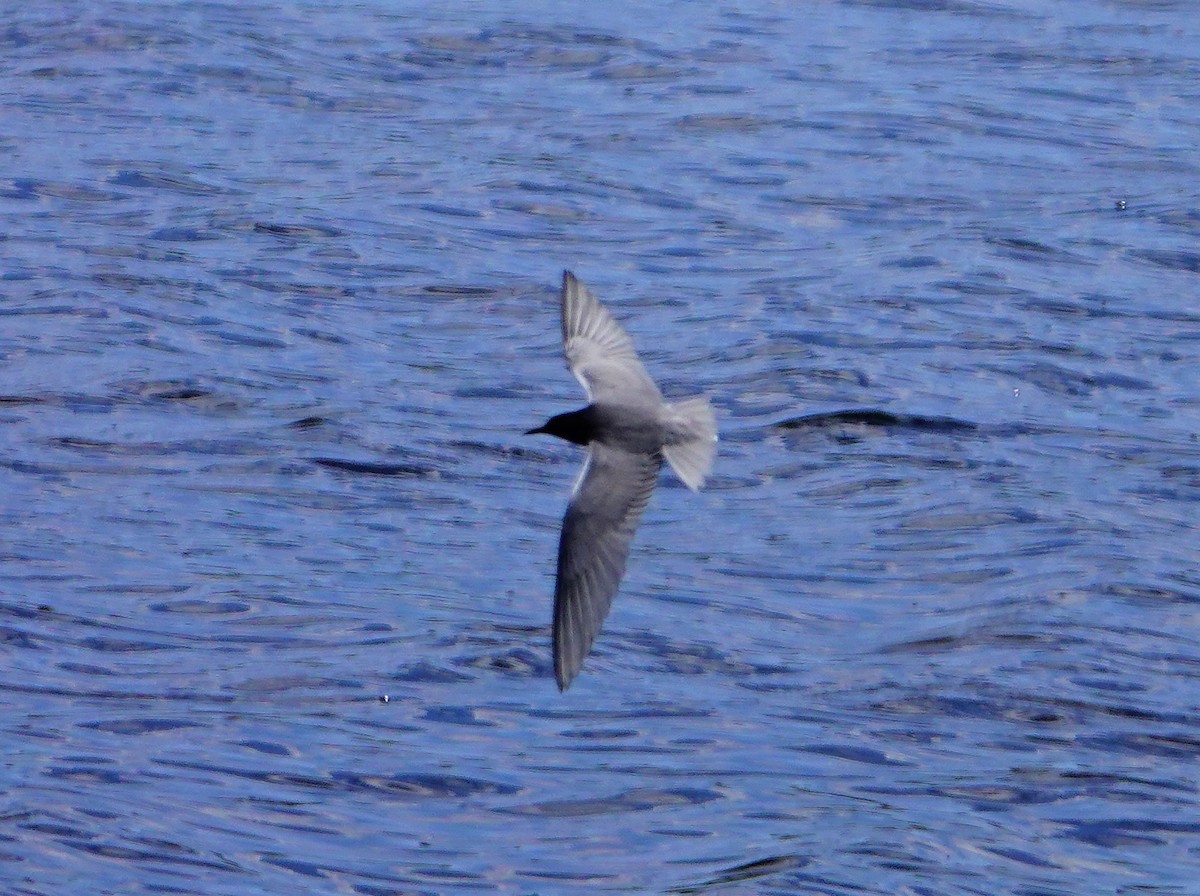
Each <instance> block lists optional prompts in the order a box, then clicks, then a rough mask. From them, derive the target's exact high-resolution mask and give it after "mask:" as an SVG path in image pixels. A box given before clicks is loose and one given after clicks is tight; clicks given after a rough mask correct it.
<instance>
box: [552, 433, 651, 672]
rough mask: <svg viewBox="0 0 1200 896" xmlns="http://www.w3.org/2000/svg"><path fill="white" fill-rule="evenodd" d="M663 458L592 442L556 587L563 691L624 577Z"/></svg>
mask: <svg viewBox="0 0 1200 896" xmlns="http://www.w3.org/2000/svg"><path fill="white" fill-rule="evenodd" d="M661 466H662V458H661V457H660V456H659V455H656V454H631V453H629V452H626V451H621V450H619V449H616V448H610V447H608V446H606V445H603V444H601V443H599V442H593V443H592V445H591V448H590V449H589V457H588V465H587V468H586V471H585V473H584V476H583V478H582V479H581V480H580V482H579V485H578V487H577V488H576V490H575V493H574V495H572V497H571V503H570V505H568V507H567V513H566V516H565V517H563V525H562V536H561V538H560V540H559V543H558V579H557V582H556V584H555V587H554V674H555V677H556V678H557V679H558V686H559V688H560V689H561V690H564V691H565V690H566V689H567V687H568V686H570V684H571V680H572V679H573V678H574V677H575V675H576V673H578V672H579V669H580V667H582V666H583V660H584V658H585V657H586V656H587V655H588V651H590V650H591V648H592V642H593V641H595V640H596V635H597V634H599V632H600V626H601V625H603V624H604V618H605V617H606V616H607V615H608V610H609V608H610V607H611V606H612V601H613V596H614V595H615V594H616V593H617V586H618V585H620V583H621V577H622V576H623V575H624V574H625V561H626V559H627V558H628V557H629V546H630V543H631V542H632V541H633V533H634V531H635V530H636V529H637V525H638V521H639V520H640V519H641V516H642V511H644V510H645V509H646V504H647V503H648V502H649V501H650V495H651V493H652V492H653V491H654V485H655V483H656V482H657V481H658V471H659V469H660V468H661Z"/></svg>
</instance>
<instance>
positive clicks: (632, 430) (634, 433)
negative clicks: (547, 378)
mask: <svg viewBox="0 0 1200 896" xmlns="http://www.w3.org/2000/svg"><path fill="white" fill-rule="evenodd" d="M531 432H541V433H546V434H547V435H552V436H557V437H558V438H560V439H565V440H566V441H568V442H574V443H575V444H576V445H584V446H587V445H590V444H591V443H592V442H601V443H603V444H605V445H607V446H609V447H610V448H618V449H620V450H622V451H628V452H630V453H632V454H657V453H658V452H659V451H661V450H662V447H663V441H664V440H665V438H666V428H665V427H664V426H663V423H662V420H661V419H660V418H659V415H658V414H655V413H649V412H647V411H646V410H645V409H644V408H640V407H628V406H624V405H617V404H611V403H598V404H589V405H588V406H587V407H585V408H580V409H579V410H578V411H569V412H567V413H565V414H557V415H555V416H553V417H551V418H550V419H549V420H547V421H546V423H545V425H543V426H542V427H540V428H539V429H535V430H531Z"/></svg>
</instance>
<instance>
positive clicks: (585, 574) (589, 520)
mask: <svg viewBox="0 0 1200 896" xmlns="http://www.w3.org/2000/svg"><path fill="white" fill-rule="evenodd" d="M562 336H563V353H564V354H565V355H566V357H567V366H568V367H569V368H570V370H571V372H572V373H573V374H575V377H576V378H577V379H578V380H579V382H581V383H582V384H583V388H584V391H585V392H587V397H588V401H589V402H590V403H589V404H588V406H587V407H585V408H583V409H581V410H578V411H571V412H570V413H567V414H559V415H557V416H555V417H551V418H550V419H549V420H548V421H547V422H546V423H545V424H544V425H542V426H539V427H538V428H537V429H531V430H529V432H528V433H526V435H533V434H534V433H543V432H544V433H548V434H549V435H552V436H557V437H558V438H560V439H566V440H567V441H568V442H573V443H575V444H576V445H583V446H585V447H586V448H587V449H588V456H587V461H586V462H585V463H584V465H583V470H582V472H581V473H580V474H579V478H578V479H577V480H576V482H575V487H574V489H573V491H572V492H571V500H570V502H569V503H568V505H567V512H566V515H565V516H564V517H563V522H562V534H561V536H560V537H559V542H558V572H557V580H556V582H555V585H554V676H555V678H557V679H558V687H559V690H562V691H565V690H566V689H567V688H568V687H570V685H571V681H572V679H574V678H575V676H576V674H577V673H578V672H579V670H580V668H581V667H582V666H583V660H584V658H585V657H586V656H587V655H588V651H590V650H591V649H592V642H593V641H595V640H596V635H597V634H598V633H599V631H600V626H601V625H603V624H604V617H606V616H607V615H608V610H609V607H611V606H612V601H613V597H614V596H615V595H616V593H617V586H618V585H620V583H621V577H622V576H623V575H624V574H625V563H626V560H627V559H628V557H629V546H630V543H631V542H632V541H633V533H634V531H635V530H636V529H637V525H638V520H640V519H641V516H642V512H643V511H644V510H645V509H646V505H647V504H648V503H649V501H650V495H651V493H652V492H653V491H654V486H655V484H656V483H657V481H658V471H659V470H660V469H661V468H662V462H663V458H666V460H667V463H669V464H670V465H671V468H672V469H673V470H674V471H675V473H676V475H678V476H679V478H680V479H681V480H683V483H684V485H686V486H687V487H688V488H690V489H691V490H692V491H696V490H698V489H699V488H700V486H701V485H703V484H704V478H705V477H706V476H707V475H708V473H709V471H710V470H711V469H712V463H713V456H714V455H715V454H716V443H717V422H716V418H715V417H714V415H713V410H712V407H711V405H709V403H708V399H707V398H706V397H703V396H699V397H696V398H688V399H685V400H683V401H680V402H675V403H673V404H668V403H667V402H665V401H664V400H663V397H662V393H661V392H659V391H658V386H656V385H655V383H654V380H652V379H650V375H649V374H648V373H647V372H646V368H644V367H643V366H642V362H641V361H639V360H638V356H637V352H636V351H635V350H634V347H633V340H631V339H630V338H629V335H628V334H627V333H626V332H625V331H624V330H623V329H622V328H621V325H620V324H618V323H617V322H616V320H614V319H613V317H612V315H611V314H609V313H608V311H607V310H606V309H605V308H604V306H603V305H601V304H600V302H599V300H598V299H597V298H596V297H595V296H594V295H592V293H591V291H590V290H588V288H587V287H586V286H584V285H583V284H582V283H580V282H579V280H577V279H576V278H575V275H574V274H572V273H571V272H570V271H563V283H562Z"/></svg>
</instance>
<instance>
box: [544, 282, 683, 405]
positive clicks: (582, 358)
mask: <svg viewBox="0 0 1200 896" xmlns="http://www.w3.org/2000/svg"><path fill="white" fill-rule="evenodd" d="M562 330H563V353H564V354H565V355H566V356H567V366H568V367H570V368H571V372H572V373H573V374H575V376H576V377H577V378H578V380H579V382H581V383H583V388H584V389H585V390H587V394H588V398H589V399H591V400H592V401H593V402H606V401H613V400H617V401H629V400H630V399H633V400H637V399H638V398H639V397H641V398H642V399H643V400H647V401H649V400H653V401H655V402H659V401H662V395H661V394H660V393H659V391H658V386H656V385H655V384H654V380H652V379H650V374H648V373H646V368H644V367H643V366H642V362H641V361H639V360H638V356H637V352H636V351H635V350H634V348H633V340H631V339H630V338H629V334H627V333H626V332H625V331H624V330H623V329H621V325H620V324H618V323H617V322H616V321H615V320H614V319H613V316H612V315H611V314H609V313H608V311H607V310H606V309H605V307H604V306H603V305H601V304H600V302H599V300H597V298H596V297H595V296H594V295H592V293H591V291H590V290H589V289H588V288H587V287H586V286H584V285H583V284H582V283H580V282H579V281H578V280H577V279H575V275H574V274H572V273H571V272H570V271H563V287H562Z"/></svg>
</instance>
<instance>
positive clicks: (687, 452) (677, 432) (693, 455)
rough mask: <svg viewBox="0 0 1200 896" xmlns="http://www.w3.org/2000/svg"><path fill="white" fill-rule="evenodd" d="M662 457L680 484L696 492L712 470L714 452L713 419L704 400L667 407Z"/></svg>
mask: <svg viewBox="0 0 1200 896" xmlns="http://www.w3.org/2000/svg"><path fill="white" fill-rule="evenodd" d="M666 424H667V438H666V443H665V444H664V445H663V454H664V455H665V456H666V458H667V462H668V463H669V464H670V465H671V469H672V470H674V471H675V474H676V475H677V476H678V477H679V478H680V479H682V480H683V484H684V485H686V486H687V487H688V488H690V489H691V490H692V491H696V490H697V489H699V488H700V486H702V485H704V478H705V477H706V476H707V475H708V474H709V471H710V470H712V465H713V458H714V457H715V456H716V453H717V418H716V415H715V414H713V409H712V405H710V404H709V403H708V398H706V397H705V396H703V395H701V396H699V397H697V398H688V399H685V400H684V401H679V402H676V403H675V404H669V405H667V408H666Z"/></svg>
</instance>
